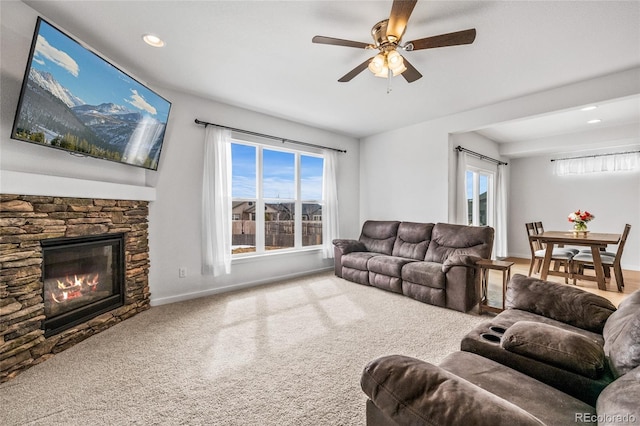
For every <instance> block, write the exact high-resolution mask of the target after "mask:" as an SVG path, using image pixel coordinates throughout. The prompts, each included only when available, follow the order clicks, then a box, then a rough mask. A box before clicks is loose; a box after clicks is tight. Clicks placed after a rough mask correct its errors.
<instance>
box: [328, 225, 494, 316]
mask: <svg viewBox="0 0 640 426" xmlns="http://www.w3.org/2000/svg"><path fill="white" fill-rule="evenodd" d="M493 238H494V229H493V228H491V227H488V226H482V227H481V226H464V225H453V224H448V223H436V224H433V223H417V222H398V221H375V220H368V221H366V222H365V223H364V224H363V226H362V233H361V234H360V238H359V239H358V240H345V239H337V240H334V241H333V245H334V255H335V274H336V275H337V276H339V277H342V278H345V279H347V280H349V281H353V282H356V283H359V284H364V285H370V286H373V287H378V288H381V289H384V290H388V291H393V292H395V293H400V294H404V295H405V296H409V297H411V298H413V299H416V300H419V301H421V302H424V303H429V304H431V305H436V306H443V307H446V308H450V309H455V310H457V311H462V312H467V311H468V310H470V309H471V308H473V306H474V305H476V304H477V303H478V300H479V294H478V290H479V289H477V282H476V268H475V263H476V261H477V260H479V259H489V258H490V257H491V250H492V248H493Z"/></svg>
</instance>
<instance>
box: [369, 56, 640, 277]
mask: <svg viewBox="0 0 640 426" xmlns="http://www.w3.org/2000/svg"><path fill="white" fill-rule="evenodd" d="M638 93H640V68H634V69H630V70H627V71H623V72H619V73H615V74H611V75H606V76H602V77H599V78H595V79H592V80H588V81H583V82H578V83H575V84H571V85H567V86H563V87H559V88H556V89H553V90H548V91H545V92H540V93H536V94H532V95H528V96H523V97H521V98H517V99H512V100H509V101H505V102H501V103H498V104H494V105H490V106H486V107H483V108H479V109H475V110H471V111H466V112H463V113H460V114H455V115H451V116H448V117H444V118H439V119H435V120H431V121H426V122H422V123H418V124H415V125H412V126H408V127H404V128H400V129H396V130H393V131H390V132H386V133H382V134H377V135H373V136H370V137H367V138H364V139H363V140H362V143H361V147H360V150H361V168H360V194H361V195H360V220H361V221H364V220H366V219H369V218H372V219H374V218H375V219H402V220H419V221H431V222H438V221H441V222H446V221H448V220H449V210H450V208H449V202H450V199H451V197H452V196H453V195H452V194H453V191H455V179H453V178H452V176H453V175H451V174H450V169H449V164H450V161H451V157H452V156H454V155H455V153H454V152H453V149H452V148H451V147H450V142H449V141H450V136H451V134H454V133H463V132H468V131H472V130H476V129H479V128H482V127H487V126H489V125H492V124H497V123H502V122H507V121H511V120H516V119H521V118H524V117H530V116H536V115H539V114H544V113H548V112H550V111H559V110H564V109H567V108H572V107H576V106H579V105H587V104H591V103H598V102H603V101H606V100H611V99H616V98H621V97H624V96H630V95H635V94H638ZM465 147H466V148H468V149H471V150H473V151H477V152H480V153H482V154H485V155H488V156H492V157H494V158H497V157H496V153H495V151H493V148H492V147H491V146H490V145H487V143H485V142H477V143H472V144H471V146H465ZM491 151H493V152H491ZM509 163H510V165H509V166H508V167H509V172H508V173H509V174H510V175H511V176H512V178H511V179H512V184H511V185H510V193H511V194H514V193H518V194H521V193H528V195H529V196H530V197H532V198H534V197H535V200H536V202H537V203H538V205H539V206H540V210H541V211H542V210H544V211H545V215H544V216H545V217H548V218H549V219H548V224H545V226H546V227H547V229H551V228H552V227H555V226H560V225H562V226H563V228H561V229H564V228H566V224H564V223H558V222H557V220H562V219H563V218H564V217H565V216H566V215H567V214H568V213H569V212H570V211H571V210H572V209H577V208H589V207H587V205H586V204H587V203H586V200H585V202H584V203H583V202H581V200H582V199H576V201H575V202H572V203H569V204H570V207H569V210H567V208H566V207H565V206H564V205H560V204H558V203H557V202H556V199H557V197H558V196H560V195H561V193H560V192H556V191H555V190H553V189H552V188H553V185H555V183H554V182H549V181H548V180H547V181H546V182H541V185H542V184H543V183H544V185H543V186H542V188H543V190H544V191H542V193H540V191H538V192H537V193H532V192H529V191H528V187H527V186H526V185H531V184H532V183H531V182H529V183H528V184H526V185H525V186H523V185H524V184H518V187H516V185H515V184H514V183H515V182H520V181H523V180H535V178H532V176H533V174H531V175H528V176H529V179H527V177H515V178H514V177H513V174H514V173H515V171H516V168H517V167H521V165H522V164H526V162H525V161H519V162H515V161H509ZM540 180H541V181H544V179H540ZM607 182H609V181H602V182H600V183H599V185H600V186H601V187H602V191H603V192H602V194H601V196H598V197H593V199H594V200H597V202H598V203H599V204H598V205H606V204H609V205H610V204H611V202H612V201H611V197H609V196H605V195H606V194H607V193H611V192H613V191H616V190H617V189H616V184H615V182H614V181H610V182H612V184H608V183H607ZM547 185H549V186H548V187H547ZM634 185H635V187H634ZM607 187H608V188H609V189H608V190H606V189H605V188H607ZM623 187H624V189H625V190H626V191H629V192H630V193H631V194H635V195H628V196H626V197H625V196H620V197H619V198H617V200H618V201H619V204H618V207H617V208H616V209H615V210H616V211H618V210H627V211H628V212H629V215H630V217H629V219H624V220H626V222H628V223H632V224H634V223H637V221H638V217H640V205H639V203H638V195H637V194H638V191H639V189H638V184H637V180H636V181H635V184H634V183H633V182H628V183H625V184H624V185H623ZM545 191H546V193H549V194H550V198H549V199H546V198H545V196H544V194H545ZM605 191H606V192H605ZM584 196H585V197H586V196H587V194H584ZM574 203H575V204H578V203H579V205H576V206H575V207H574ZM516 204H517V205H516ZM521 204H522V203H521V201H516V200H515V199H512V200H511V201H510V202H509V206H508V209H509V217H510V220H509V225H508V234H509V236H510V237H509V250H510V253H511V250H513V253H514V254H517V255H522V254H524V253H526V251H525V252H523V249H522V244H521V241H520V240H519V238H520V237H518V235H520V234H523V233H524V231H523V230H522V229H523V225H522V223H524V222H525V218H521V215H519V214H518V213H521V211H520V210H515V207H518V206H520V205H521ZM589 204H591V203H589ZM613 210H614V209H611V210H609V209H608V207H604V208H600V207H596V208H593V211H594V214H596V215H598V216H599V217H600V224H597V221H598V219H596V221H594V222H593V226H594V227H596V226H597V228H594V229H598V230H605V229H606V230H608V231H616V230H618V232H622V227H623V226H624V223H625V222H624V221H623V219H622V217H621V216H620V215H619V213H617V214H615V215H613ZM600 212H602V213H600ZM610 213H611V214H612V215H611V216H610V217H609V218H607V216H609V215H610ZM551 216H553V217H555V218H560V219H555V220H551ZM538 220H544V218H543V217H540V218H539V219H538ZM546 222H547V221H546ZM609 224H611V228H609ZM554 225H555V226H554ZM605 226H606V228H605ZM634 230H635V232H636V233H640V226H635V227H634V229H632V231H631V232H632V235H633V233H634ZM634 241H635V242H634ZM634 241H632V240H631V239H630V242H629V246H633V245H634V244H635V248H634V247H629V248H628V249H626V250H625V251H626V253H627V254H626V255H625V265H626V266H627V267H629V268H632V269H640V268H639V265H640V260H638V251H637V250H638V249H637V245H638V243H637V239H636V240H634ZM634 253H635V254H634Z"/></svg>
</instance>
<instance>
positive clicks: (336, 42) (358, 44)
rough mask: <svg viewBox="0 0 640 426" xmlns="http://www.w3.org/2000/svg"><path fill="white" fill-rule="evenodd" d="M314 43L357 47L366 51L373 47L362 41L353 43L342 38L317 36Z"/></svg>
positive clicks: (313, 40)
mask: <svg viewBox="0 0 640 426" xmlns="http://www.w3.org/2000/svg"><path fill="white" fill-rule="evenodd" d="M311 41H312V42H313V43H319V44H331V45H334V46H346V47H357V48H360V49H366V48H367V47H370V46H371V45H370V44H368V43H362V42H360V41H351V40H343V39H341V38H333V37H324V36H315V37H314V38H312V39H311Z"/></svg>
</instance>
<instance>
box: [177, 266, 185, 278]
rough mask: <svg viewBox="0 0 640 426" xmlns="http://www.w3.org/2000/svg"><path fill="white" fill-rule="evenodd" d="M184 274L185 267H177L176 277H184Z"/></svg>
mask: <svg viewBox="0 0 640 426" xmlns="http://www.w3.org/2000/svg"><path fill="white" fill-rule="evenodd" d="M186 276H187V268H185V267H182V268H178V277H180V278H184V277H186Z"/></svg>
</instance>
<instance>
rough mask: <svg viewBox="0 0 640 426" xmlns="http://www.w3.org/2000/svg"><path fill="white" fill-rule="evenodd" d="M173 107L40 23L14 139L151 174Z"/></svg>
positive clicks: (22, 94)
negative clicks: (122, 164) (108, 161)
mask: <svg viewBox="0 0 640 426" xmlns="http://www.w3.org/2000/svg"><path fill="white" fill-rule="evenodd" d="M170 108H171V104H170V103H169V102H168V101H167V100H165V99H164V98H162V97H160V96H159V95H157V94H156V93H155V92H153V91H151V90H150V89H148V88H147V87H145V86H144V85H142V84H141V83H139V82H137V81H136V80H134V79H133V78H131V77H130V76H128V75H127V74H125V73H123V72H122V71H120V70H119V69H118V68H116V67H114V66H113V65H111V64H110V63H109V62H107V61H105V60H104V59H102V58H101V57H100V56H98V55H96V54H95V53H93V52H92V51H90V50H88V49H87V48H85V47H83V46H82V45H80V44H79V43H78V42H76V41H75V40H73V39H71V38H70V37H69V36H67V35H65V34H64V33H62V32H60V31H59V30H57V29H56V28H55V27H53V26H51V25H50V24H48V23H47V22H46V21H44V20H42V19H40V18H39V19H38V24H37V26H36V34H35V36H34V40H33V44H32V48H31V56H30V60H29V65H28V69H27V75H26V77H25V81H24V82H23V88H22V93H21V97H20V104H19V107H18V111H17V115H16V120H15V122H14V128H13V133H12V137H13V138H15V139H20V140H24V141H28V142H34V143H40V144H43V145H47V146H51V147H54V148H59V149H64V150H68V151H73V152H77V153H80V154H84V155H88V156H92V157H98V158H103V159H107V160H112V161H118V162H123V163H127V164H131V165H135V166H141V167H145V168H149V169H152V170H156V169H157V167H158V161H159V158H160V151H161V148H162V143H163V139H164V134H165V128H166V124H167V119H168V116H169V110H170Z"/></svg>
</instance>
